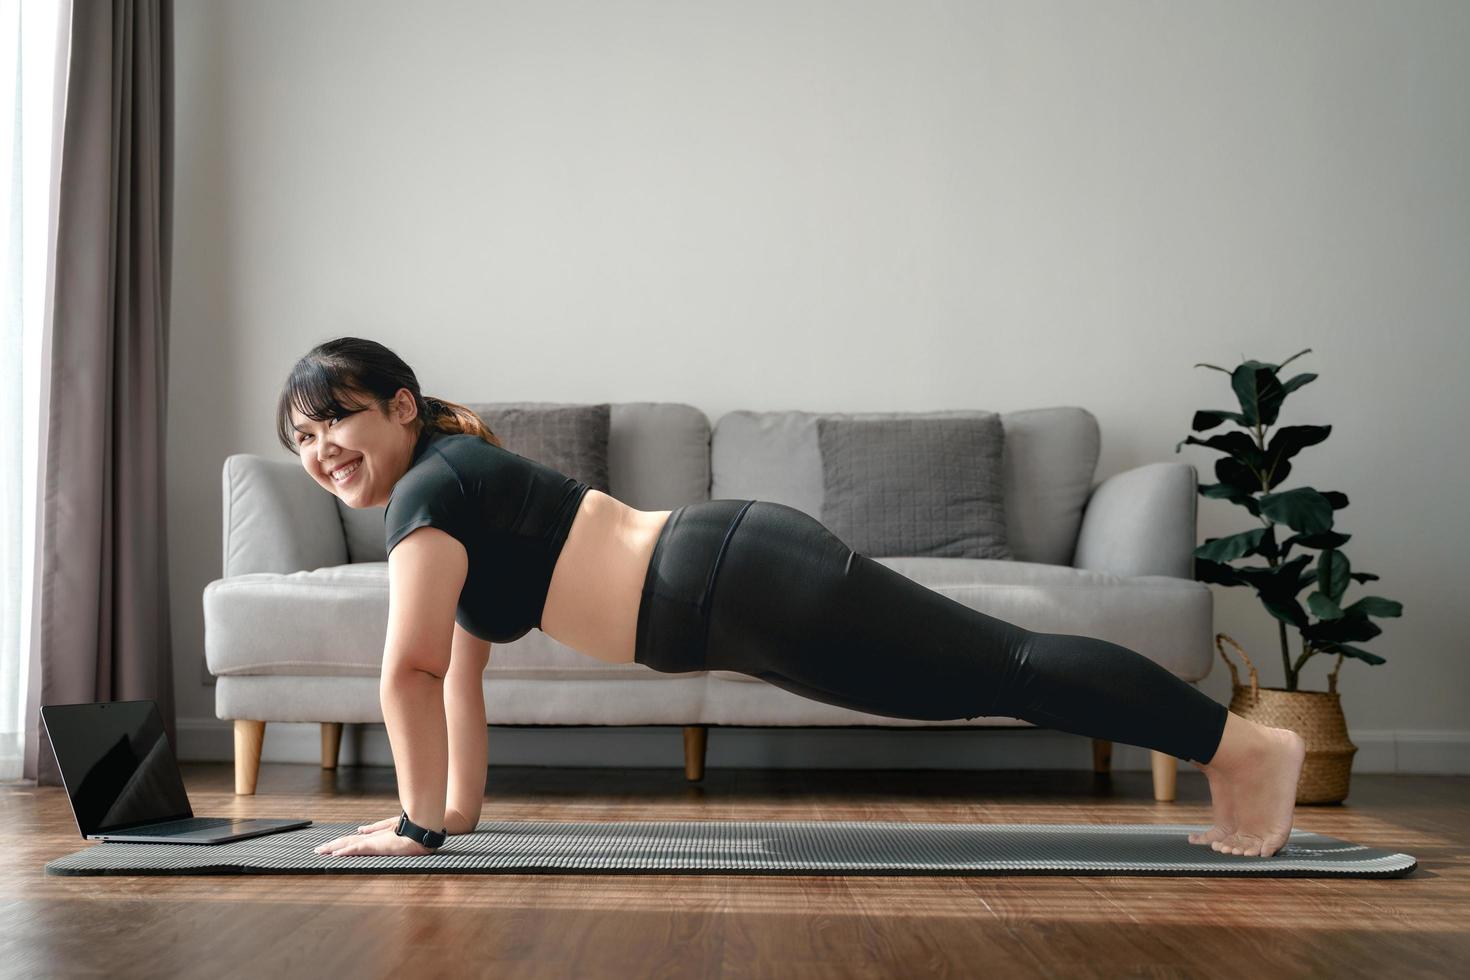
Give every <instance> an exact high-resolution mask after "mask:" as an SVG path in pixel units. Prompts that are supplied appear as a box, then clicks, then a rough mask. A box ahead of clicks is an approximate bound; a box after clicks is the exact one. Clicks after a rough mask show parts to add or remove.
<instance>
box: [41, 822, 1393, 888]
mask: <svg viewBox="0 0 1470 980" xmlns="http://www.w3.org/2000/svg"><path fill="white" fill-rule="evenodd" d="M357 827H358V825H357V824H349V823H319V824H313V825H312V826H310V827H304V828H302V829H300V830H292V831H287V832H285V833H281V834H271V835H269V836H266V837H255V838H251V839H249V840H243V841H235V842H233V843H229V844H209V845H201V844H129V843H123V842H120V841H106V842H103V843H99V844H95V845H93V846H92V847H89V848H87V849H85V850H82V851H77V852H76V853H75V854H68V855H66V856H65V857H60V858H57V859H56V860H54V861H51V862H50V863H48V864H47V865H46V872H47V873H48V874H56V875H155V874H159V875H172V874H184V875H192V874H422V873H426V872H429V873H432V872H436V871H445V872H450V873H452V874H465V873H470V874H488V873H495V872H512V873H521V874H524V873H528V872H546V873H556V872H571V873H577V874H580V873H587V872H607V873H614V874H618V873H625V874H639V873H653V874H666V873H670V872H673V873H693V874H699V873H719V874H725V873H742V874H803V873H807V872H818V873H829V872H838V873H843V874H864V875H887V874H897V875H953V874H982V875H1047V874H1063V875H1093V874H1101V875H1190V876H1195V875H1220V876H1225V877H1236V876H1251V877H1308V878H1337V877H1344V876H1346V877H1361V878H1396V877H1402V876H1404V875H1407V874H1408V873H1409V872H1411V871H1413V870H1414V868H1415V867H1417V866H1418V862H1417V861H1415V860H1414V858H1413V857H1412V856H1410V855H1408V854H1399V853H1397V852H1394V851H1384V850H1378V849H1376V848H1371V847H1364V846H1362V845H1361V844H1354V843H1351V842H1350V841H1344V840H1338V839H1337V838H1335V837H1326V836H1323V835H1322V834H1313V833H1308V832H1306V831H1301V830H1297V831H1293V833H1292V835H1291V838H1290V839H1289V840H1288V841H1287V843H1286V846H1285V847H1283V848H1282V849H1281V850H1280V851H1278V852H1277V853H1276V854H1274V855H1272V856H1271V857H1267V858H1262V857H1245V856H1242V855H1234V854H1220V853H1218V852H1216V851H1213V850H1211V849H1210V847H1209V845H1207V844H1191V843H1189V840H1188V838H1187V835H1188V834H1189V833H1190V832H1192V831H1203V830H1206V829H1207V828H1206V827H1201V826H1194V825H1184V824H1110V825H1103V824H968V823H910V822H896V821H895V822H890V821H820V820H770V821H767V820H761V821H755V820H654V821H625V822H606V823H562V822H556V821H542V820H523V821H498V822H497V821H488V822H482V823H481V824H480V825H479V826H478V827H477V828H476V829H475V832H474V833H472V834H462V835H457V836H454V837H451V838H449V842H448V843H447V844H445V845H444V847H443V848H442V849H440V850H439V851H438V852H437V853H435V854H427V855H420V856H391V857H390V856H373V857H333V856H331V855H326V854H316V853H315V852H314V848H315V847H316V846H317V845H318V844H322V843H324V842H326V841H329V840H333V839H334V838H337V837H341V836H342V835H344V834H350V833H355V832H356V830H357Z"/></svg>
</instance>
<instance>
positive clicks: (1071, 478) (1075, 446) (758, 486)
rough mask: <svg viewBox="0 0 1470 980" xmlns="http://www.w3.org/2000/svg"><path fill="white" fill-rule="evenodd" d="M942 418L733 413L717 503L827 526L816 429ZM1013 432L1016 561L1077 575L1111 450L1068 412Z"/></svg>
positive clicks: (725, 432)
mask: <svg viewBox="0 0 1470 980" xmlns="http://www.w3.org/2000/svg"><path fill="white" fill-rule="evenodd" d="M984 414H988V413H986V412H983V411H978V410H969V411H965V410H956V411H940V412H799V411H777V412H751V411H734V412H729V413H727V414H725V415H723V416H721V417H720V419H719V421H718V422H716V423H715V426H714V431H713V433H712V435H711V442H710V470H711V478H712V482H711V486H710V498H711V499H714V500H723V499H731V498H737V499H742V498H743V499H756V500H771V501H775V502H776V503H781V504H786V505H787V506H789V507H795V508H796V509H797V510H800V511H803V512H805V513H807V514H810V515H812V516H813V517H816V518H818V519H820V518H821V515H822V456H821V451H820V449H819V446H818V442H817V419H818V418H822V417H826V418H850V419H885V418H919V417H928V418H955V417H975V416H979V415H984ZM1000 418H1001V424H1002V426H1003V427H1004V428H1005V451H1004V457H1003V463H1002V466H1003V468H1004V471H1005V472H1004V482H1005V493H1004V504H1003V506H1004V508H1005V516H1006V536H1007V539H1008V541H1009V544H1010V547H1011V553H1012V554H1013V555H1014V556H1015V559H1016V560H1017V561H1030V562H1042V563H1045V564H1049V565H1070V564H1071V562H1072V554H1073V551H1074V549H1075V548H1076V545H1077V533H1078V530H1079V529H1080V528H1081V526H1082V511H1083V508H1084V507H1085V506H1086V504H1087V498H1088V495H1089V494H1090V493H1091V492H1092V478H1093V473H1094V471H1095V470H1096V468H1097V460H1098V453H1099V451H1100V449H1101V445H1102V440H1101V434H1100V430H1099V427H1098V424H1097V418H1096V417H1095V416H1094V415H1093V414H1092V413H1091V412H1089V411H1087V409H1085V408H1077V407H1071V406H1063V407H1057V408H1033V409H1025V410H1022V411H1016V412H1003V413H1001V416H1000Z"/></svg>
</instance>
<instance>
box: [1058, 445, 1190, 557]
mask: <svg viewBox="0 0 1470 980" xmlns="http://www.w3.org/2000/svg"><path fill="white" fill-rule="evenodd" d="M1198 509H1199V474H1198V473H1197V472H1196V470H1195V468H1194V464H1193V463H1176V462H1167V463H1148V464H1145V465H1143V466H1137V467H1134V468H1133V469H1131V470H1125V471H1123V472H1122V473H1117V474H1114V475H1113V476H1110V477H1108V478H1107V479H1106V480H1104V481H1102V482H1101V483H1099V484H1098V485H1096V486H1095V487H1093V488H1092V493H1091V495H1090V496H1089V497H1088V498H1087V506H1086V507H1085V509H1084V510H1083V512H1082V527H1081V528H1080V529H1079V531H1078V532H1077V549H1076V551H1075V552H1074V554H1073V558H1072V566H1073V567H1074V568H1086V569H1089V570H1092V571H1098V572H1109V573H1111V574H1114V575H1172V576H1173V577H1175V578H1188V579H1192V578H1194V554H1193V552H1194V548H1195V540H1194V536H1195V515H1196V514H1197V513H1198Z"/></svg>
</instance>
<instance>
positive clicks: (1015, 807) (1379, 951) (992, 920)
mask: <svg viewBox="0 0 1470 980" xmlns="http://www.w3.org/2000/svg"><path fill="white" fill-rule="evenodd" d="M185 780H186V782H187V785H188V789H189V794H190V797H191V799H192V800H193V802H194V808H195V812H196V813H199V814H201V815H205V816H216V815H220V816H226V815H239V816H281V817H294V816H307V817H311V818H313V819H315V820H317V821H322V822H333V821H344V822H345V821H364V822H365V821H369V820H374V819H377V818H381V817H385V816H392V815H395V814H396V813H397V795H396V791H395V788H394V784H393V775H392V771H391V770H389V769H386V768H360V769H359V768H343V769H340V770H338V771H336V772H326V771H323V770H321V769H318V768H316V767H314V766H305V765H265V766H263V767H262V768H261V774H260V782H259V787H258V792H257V795H256V796H254V797H236V796H235V795H234V793H233V789H232V775H231V769H230V767H229V766H227V765H194V766H186V767H185ZM1150 786H1151V784H1150V777H1149V774H1148V773H1146V772H1137V773H1135V772H1126V773H1115V774H1114V775H1112V776H1111V777H1094V776H1093V775H1092V774H1091V773H1090V772H994V771H981V772H970V773H966V772H947V771H933V772H892V771H867V772H864V771H823V772H812V771H790V770H787V771H756V770H720V769H711V770H709V771H708V772H707V773H706V775H705V778H704V780H703V782H701V783H688V782H686V780H685V778H684V774H683V772H682V771H681V770H678V769H668V770H646V769H634V770H606V769H548V768H508V767H492V769H491V771H490V785H489V789H488V791H487V799H486V804H485V812H484V813H483V814H482V817H483V819H494V820H529V819H544V820H650V819H692V820H701V819H721V820H730V819H785V820H915V821H989V822H997V823H1022V822H1036V823H1176V822H1178V823H1205V822H1207V818H1208V813H1209V809H1208V799H1209V798H1208V792H1207V787H1206V786H1205V782H1204V777H1203V775H1202V774H1200V773H1198V772H1194V771H1189V772H1181V773H1180V775H1179V791H1178V793H1179V799H1178V801H1177V802H1175V803H1156V802H1154V800H1153V797H1152V791H1151V788H1150ZM1296 826H1297V827H1298V828H1299V829H1302V830H1312V831H1317V832H1320V833H1325V834H1330V835H1332V836H1336V837H1344V838H1349V839H1351V840H1354V841H1357V842H1359V843H1362V844H1366V845H1369V846H1374V847H1385V848H1394V849H1398V850H1403V851H1407V852H1409V853H1411V854H1413V855H1415V856H1416V857H1417V858H1418V860H1419V869H1418V870H1417V871H1416V872H1415V873H1414V874H1413V875H1412V876H1411V877H1409V878H1402V879H1384V880H1363V879H1359V880H1329V879H1317V878H1246V879H1227V878H1164V877H1156V878H1140V877H1091V876H1089V877H1060V876H1057V877H1050V876H1031V877H1009V878H1004V877H976V876H949V877H907V876H863V875H811V874H795V875H790V876H766V875H729V874H711V875H649V874H629V875H618V874H591V875H574V874H532V875H517V874H499V875H497V874H486V875H447V874H435V875H423V876H418V875H392V876H381V877H380V876H366V875H340V876H339V875H259V876H221V877H87V878H73V877H58V876H48V875H46V874H45V873H44V871H43V866H44V864H45V862H46V861H48V860H50V859H51V858H54V857H58V856H60V855H62V854H67V853H70V852H72V851H75V850H78V849H80V848H81V847H82V846H84V842H83V841H82V840H81V838H80V836H79V835H78V834H77V832H76V825H75V823H74V822H73V820H72V816H71V811H70V808H69V807H68V805H67V801H66V798H65V796H64V795H63V793H62V791H61V790H60V789H55V788H51V787H45V788H40V789H38V788H35V787H32V786H27V785H24V784H3V785H0V844H3V846H0V855H3V857H0V862H3V863H0V903H3V917H0V922H3V929H0V975H4V976H25V977H55V976H68V977H69V976H89V975H97V976H108V977H118V976H150V977H156V976H190V977H236V976H239V977H270V978H273V980H280V978H287V977H306V976H311V977H321V976H325V977H336V976H344V977H345V976H351V977H379V976H390V975H392V976H406V977H409V976H475V975H483V976H495V977H569V976H575V977H604V976H605V977H617V978H620V980H622V978H632V977H746V976H766V977H781V978H787V977H797V978H799V977H813V976H885V977H929V976H979V975H982V974H983V975H986V976H992V977H1025V976H1065V977H1092V976H1107V977H1115V976H1145V975H1146V976H1236V977H1252V978H1256V977H1277V976H1281V977H1286V976H1290V977H1302V976H1320V977H1341V976H1371V977H1429V976H1453V975H1459V976H1463V975H1464V973H1463V972H1461V971H1463V970H1464V969H1465V964H1466V963H1467V962H1470V777H1445V776H1379V775H1357V776H1354V777H1353V784H1352V793H1351V795H1350V796H1349V798H1348V800H1347V802H1346V804H1344V805H1342V806H1329V807H1299V808H1298V811H1297V820H1296Z"/></svg>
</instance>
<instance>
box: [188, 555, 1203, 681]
mask: <svg viewBox="0 0 1470 980" xmlns="http://www.w3.org/2000/svg"><path fill="white" fill-rule="evenodd" d="M875 560H877V561H880V562H881V563H882V564H884V565H887V566H888V567H889V568H892V569H894V570H895V571H897V572H899V573H900V574H903V575H906V576H908V577H909V578H911V579H914V580H915V581H917V582H920V583H921V584H923V585H925V586H926V587H928V588H930V589H933V590H934V591H936V592H938V593H940V594H941V595H945V596H949V597H950V598H952V599H954V600H956V601H957V602H961V603H963V604H964V605H966V606H969V607H970V608H972V609H977V610H979V611H981V612H983V613H985V614H987V615H990V616H996V617H998V618H1000V619H1004V620H1006V621H1008V622H1011V623H1015V624H1016V625H1018V626H1021V627H1024V628H1026V629H1030V630H1036V631H1040V632H1047V633H1076V634H1085V635H1088V636H1098V637H1101V638H1103V639H1105V640H1111V641H1112V642H1114V643H1119V644H1122V645H1123V646H1125V647H1128V648H1129V649H1132V650H1137V651H1138V652H1139V653H1142V654H1143V655H1145V656H1147V657H1149V658H1150V659H1151V660H1153V661H1155V662H1156V663H1159V664H1161V665H1162V666H1164V667H1166V668H1168V669H1169V670H1170V671H1172V672H1173V673H1175V674H1177V675H1178V676H1180V677H1182V678H1184V679H1185V680H1191V681H1192V680H1196V679H1198V678H1201V677H1204V676H1205V675H1206V674H1208V673H1209V670H1210V666H1211V663H1212V661H1211V658H1212V657H1213V655H1214V651H1213V650H1212V649H1211V647H1210V637H1211V636H1212V635H1213V634H1212V627H1213V605H1212V594H1211V592H1210V590H1209V586H1208V585H1207V584H1206V583H1203V582H1195V581H1192V580H1190V579H1182V578H1174V577H1172V576H1164V575H1141V576H1119V575H1113V574H1110V573H1106V572H1096V571H1086V570H1081V569H1075V568H1065V567H1061V566H1057V565H1047V564H1041V563H1032V562H1018V561H1001V560H993V559H973V558H883V559H875ZM387 630H388V563H387V562H363V563H359V564H351V565H339V566H336V567H332V568H319V569H315V570H313V571H301V572H292V573H290V574H279V573H275V572H256V573H252V574H248V575H236V576H232V577H230V578H223V579H216V580H214V581H212V582H210V583H209V584H208V585H206V586H205V588H204V656H205V661H206V663H207V664H208V666H209V671H210V673H211V674H213V675H215V676H217V677H248V676H258V675H268V674H281V675H293V676H299V677H342V676H348V677H377V676H378V674H379V672H380V670H381V668H382V662H383V637H384V636H386V635H387ZM915 642H922V637H916V638H915ZM488 670H489V674H490V675H491V676H492V677H493V676H506V677H520V678H546V679H554V678H571V677H577V678H588V677H596V678H610V679H615V678H630V677H631V678H644V679H660V680H673V679H678V678H688V677H691V676H694V675H696V674H700V673H704V672H700V671H690V672H688V673H681V674H661V673H658V672H657V671H653V670H650V669H649V668H648V667H645V666H643V665H642V664H638V663H627V664H611V663H607V662H605V661H602V660H598V659H596V658H594V657H589V656H587V655H585V654H582V653H579V652H577V651H576V650H573V649H572V648H570V647H568V646H564V645H563V644H561V643H558V642H557V641H556V640H553V639H552V638H551V637H549V636H547V635H546V634H545V633H543V632H541V631H540V630H534V629H533V630H532V631H531V632H529V633H527V634H526V635H525V636H523V637H521V638H520V639H519V640H516V641H514V642H511V643H504V644H501V643H497V644H495V645H494V646H493V647H492V648H491V653H490V666H489V668H488ZM708 673H709V674H710V675H711V676H720V677H724V678H725V679H727V680H749V681H754V680H755V679H754V678H750V677H747V676H746V675H744V674H738V673H735V672H733V671H723V670H715V671H709V672H708Z"/></svg>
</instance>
